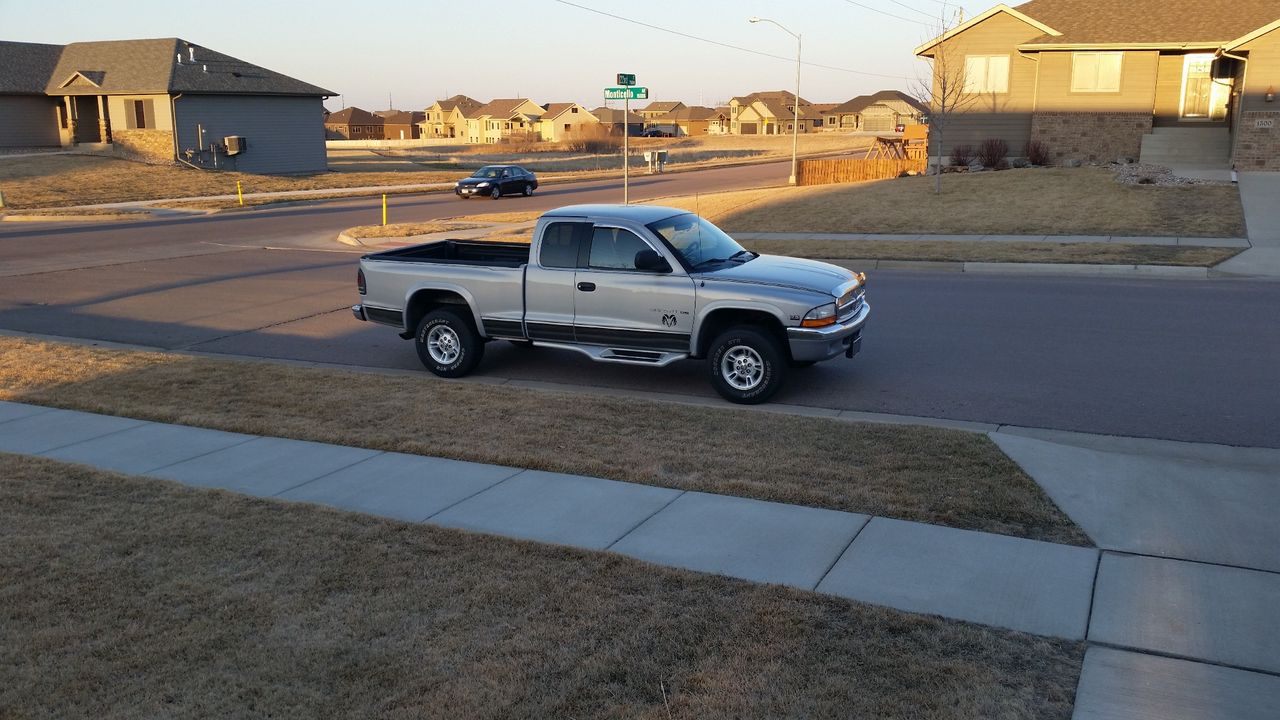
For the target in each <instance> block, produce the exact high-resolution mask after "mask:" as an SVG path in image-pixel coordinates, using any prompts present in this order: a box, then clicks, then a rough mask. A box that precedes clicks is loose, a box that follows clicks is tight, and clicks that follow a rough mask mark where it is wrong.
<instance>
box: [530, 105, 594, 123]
mask: <svg viewBox="0 0 1280 720" xmlns="http://www.w3.org/2000/svg"><path fill="white" fill-rule="evenodd" d="M542 107H543V109H545V110H546V111H547V112H546V113H544V114H543V116H542V119H543V120H554V119H556V118H558V117H560V116H561V115H563V114H565V113H567V112H569V111H570V110H572V109H573V108H582V110H583V112H584V113H586V114H587V115H591V113H590V112H586V108H583V107H582V106H581V105H579V104H578V103H572V102H567V103H547V104H546V105H543V106H542ZM592 117H594V116H592Z"/></svg>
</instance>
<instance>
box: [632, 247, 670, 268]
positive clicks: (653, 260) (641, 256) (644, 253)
mask: <svg viewBox="0 0 1280 720" xmlns="http://www.w3.org/2000/svg"><path fill="white" fill-rule="evenodd" d="M636 269H637V270H643V271H645V272H654V273H669V272H671V263H669V262H667V259H666V258H664V257H662V256H661V255H659V254H658V251H657V250H654V249H652V248H645V249H644V250H641V251H640V252H638V253H636Z"/></svg>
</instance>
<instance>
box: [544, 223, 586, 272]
mask: <svg viewBox="0 0 1280 720" xmlns="http://www.w3.org/2000/svg"><path fill="white" fill-rule="evenodd" d="M579 224H580V223H567V222H563V223H551V224H549V225H547V229H546V230H544V231H543V233H542V249H541V250H540V251H539V252H538V264H539V265H541V266H542V267H549V268H576V267H577V266H578V238H577V237H576V236H575V233H576V231H577V227H578V225H579Z"/></svg>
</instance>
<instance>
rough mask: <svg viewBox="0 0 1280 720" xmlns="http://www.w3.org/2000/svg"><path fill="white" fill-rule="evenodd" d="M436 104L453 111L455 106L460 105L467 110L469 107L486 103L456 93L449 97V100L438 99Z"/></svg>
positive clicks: (445, 109) (446, 110)
mask: <svg viewBox="0 0 1280 720" xmlns="http://www.w3.org/2000/svg"><path fill="white" fill-rule="evenodd" d="M435 104H436V105H439V106H440V109H441V110H443V111H445V112H452V111H453V109H454V108H456V107H459V106H461V107H462V108H463V109H464V110H465V109H467V108H478V107H480V106H481V105H483V104H484V103H482V102H480V101H479V100H475V99H473V98H469V97H467V96H466V95H454V96H453V97H451V98H448V99H447V100H437V101H436V102H435Z"/></svg>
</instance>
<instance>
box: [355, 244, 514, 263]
mask: <svg viewBox="0 0 1280 720" xmlns="http://www.w3.org/2000/svg"><path fill="white" fill-rule="evenodd" d="M529 247H530V246H529V245H528V244H527V243H511V242H484V241H476V240H437V241H435V242H429V243H423V244H421V245H410V246H409V247H403V248H396V249H395V250H387V251H385V252H380V253H373V254H370V255H366V256H365V257H366V258H368V259H370V260H392V261H401V262H421V263H439V264H443V265H484V266H489V267H509V268H517V267H520V266H521V265H524V264H525V263H527V262H529Z"/></svg>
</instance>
